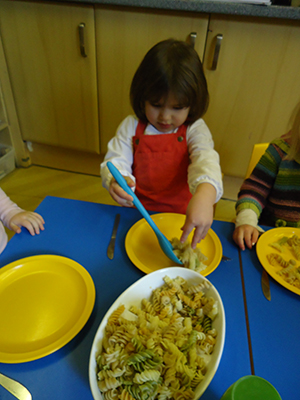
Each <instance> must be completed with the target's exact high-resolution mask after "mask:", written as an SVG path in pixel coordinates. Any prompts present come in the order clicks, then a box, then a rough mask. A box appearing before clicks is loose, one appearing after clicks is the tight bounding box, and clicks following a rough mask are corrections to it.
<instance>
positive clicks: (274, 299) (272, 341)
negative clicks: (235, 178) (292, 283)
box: [241, 228, 300, 400]
mask: <svg viewBox="0 0 300 400" xmlns="http://www.w3.org/2000/svg"><path fill="white" fill-rule="evenodd" d="M266 229H267V228H266ZM241 261H242V270H243V275H244V281H245V292H246V303H247V309H248V317H249V328H250V338H251V344H252V357H253V366H254V373H255V375H258V376H261V377H262V378H265V379H267V380H268V381H269V382H270V383H272V384H273V385H274V386H275V387H276V389H277V390H278V392H279V394H280V396H281V397H282V399H283V400H299V398H300V379H299V376H298V373H297V372H298V370H299V360H300V341H299V333H300V298H299V296H298V295H297V294H295V293H293V292H291V291H289V290H288V289H286V288H284V287H283V286H281V285H280V284H279V283H277V282H276V281H275V280H274V279H273V278H271V277H269V280H270V289H271V301H268V300H267V299H266V298H265V297H264V295H263V293H262V289H261V274H262V270H263V268H262V266H261V264H260V262H259V260H258V258H257V255H256V252H255V250H252V251H250V250H245V251H244V252H241Z"/></svg>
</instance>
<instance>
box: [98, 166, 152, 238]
mask: <svg viewBox="0 0 300 400" xmlns="http://www.w3.org/2000/svg"><path fill="white" fill-rule="evenodd" d="M106 165H107V168H108V169H109V170H110V172H111V174H112V176H113V177H114V178H115V180H116V181H117V182H118V184H119V185H120V186H121V188H122V189H123V190H125V192H126V193H128V194H129V195H130V196H132V197H133V204H134V205H135V206H136V208H137V209H138V210H139V212H140V213H141V214H142V216H143V217H144V218H145V220H146V221H147V222H148V223H149V225H150V226H151V228H152V229H153V230H154V232H158V228H157V226H156V225H155V223H154V222H153V219H152V218H151V217H150V215H149V214H148V212H147V211H146V209H145V207H144V206H143V205H142V203H141V202H140V200H139V199H138V198H137V196H136V195H135V193H134V192H133V191H132V189H131V188H130V187H129V186H128V184H127V182H126V180H125V179H124V177H123V176H122V175H121V173H120V172H119V170H118V168H116V167H115V166H114V164H113V163H111V162H110V161H108V162H107V164H106Z"/></svg>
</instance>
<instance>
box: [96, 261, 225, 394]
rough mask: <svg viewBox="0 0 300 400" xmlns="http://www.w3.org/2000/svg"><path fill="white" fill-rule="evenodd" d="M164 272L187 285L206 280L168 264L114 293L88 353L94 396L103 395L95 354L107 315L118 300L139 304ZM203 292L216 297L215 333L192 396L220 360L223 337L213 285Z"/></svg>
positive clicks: (202, 388) (206, 382) (221, 312)
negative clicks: (208, 355)
mask: <svg viewBox="0 0 300 400" xmlns="http://www.w3.org/2000/svg"><path fill="white" fill-rule="evenodd" d="M166 275H167V276H169V277H170V278H171V279H174V278H176V277H177V276H180V277H182V278H183V279H185V280H186V281H187V282H188V284H189V285H197V284H199V283H201V282H203V281H208V279H206V278H205V277H204V276H202V275H200V274H199V273H198V272H195V271H192V270H190V269H188V268H183V267H168V268H164V269H160V270H158V271H155V272H152V273H151V274H148V275H146V276H144V277H143V278H141V279H139V280H138V281H137V282H135V283H134V284H133V285H131V286H130V287H129V288H128V289H126V290H125V291H124V292H123V293H122V294H121V295H120V296H119V297H118V299H117V300H116V301H115V302H114V303H113V305H112V306H111V307H110V309H109V310H108V311H107V313H106V314H105V316H104V318H103V320H102V322H101V324H100V325H99V328H98V330H97V332H96V335H95V338H94V341H93V345H92V349H91V353H90V361H89V380H90V387H91V391H92V395H93V398H94V400H104V397H103V396H102V394H101V392H100V390H99V388H98V384H97V363H96V357H97V355H98V354H99V353H100V352H101V350H102V339H103V337H104V335H105V326H106V324H107V320H108V318H109V316H110V315H111V313H112V312H113V311H114V310H116V309H117V308H118V307H119V306H120V305H121V304H124V305H125V307H126V309H129V307H130V306H132V305H135V306H137V307H139V308H140V306H141V300H142V299H144V298H147V299H149V298H150V296H151V294H152V290H154V289H156V288H158V287H160V286H162V285H163V284H164V283H165V282H164V280H163V278H164V277H165V276H166ZM206 296H211V297H213V298H214V299H215V300H217V301H218V315H217V316H216V318H215V319H214V321H213V328H215V329H216V330H217V332H218V336H217V342H216V344H215V347H214V351H213V353H212V355H211V359H210V362H209V364H208V365H207V372H206V374H205V377H204V379H203V380H202V381H201V383H199V385H198V386H197V388H196V389H195V391H194V392H195V399H198V398H199V397H200V396H201V395H202V394H203V393H204V391H205V390H206V388H207V387H208V385H209V384H210V382H211V380H212V378H213V377H214V375H215V373H216V371H217V369H218V366H219V363H220V359H221V356H222V353H223V347H224V341H225V312H224V306H223V302H222V299H221V297H220V295H219V293H218V291H217V289H216V288H215V287H214V286H213V285H211V287H210V288H209V289H207V290H206Z"/></svg>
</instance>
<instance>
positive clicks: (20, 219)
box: [9, 211, 45, 236]
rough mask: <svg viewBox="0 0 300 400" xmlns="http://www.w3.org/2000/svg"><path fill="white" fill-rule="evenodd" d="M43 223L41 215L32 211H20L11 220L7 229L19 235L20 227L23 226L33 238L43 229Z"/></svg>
mask: <svg viewBox="0 0 300 400" xmlns="http://www.w3.org/2000/svg"><path fill="white" fill-rule="evenodd" d="M44 223H45V221H44V219H43V217H42V216H41V215H39V214H37V213H35V212H32V211H21V212H19V213H18V214H16V215H14V216H13V217H12V218H11V220H10V221H9V228H10V229H11V230H13V231H14V232H16V233H20V232H21V226H24V227H25V228H27V229H28V231H29V232H30V234H31V235H32V236H34V235H35V234H36V233H37V234H39V233H40V231H43V230H44V229H45V228H44Z"/></svg>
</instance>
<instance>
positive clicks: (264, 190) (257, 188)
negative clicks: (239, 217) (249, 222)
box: [236, 143, 285, 218]
mask: <svg viewBox="0 0 300 400" xmlns="http://www.w3.org/2000/svg"><path fill="white" fill-rule="evenodd" d="M284 155H285V154H284V152H283V151H282V150H281V149H280V148H279V147H278V146H276V145H275V144H273V143H271V144H270V145H269V147H268V148H267V150H266V152H265V153H264V154H263V156H262V157H261V159H260V160H259V162H258V164H257V165H256V166H255V168H254V169H253V171H252V174H251V175H250V177H249V178H248V179H246V180H245V181H244V182H243V184H242V186H241V189H240V192H239V194H238V201H237V203H236V213H237V214H238V213H239V212H240V211H241V210H244V209H251V210H253V211H254V212H255V213H256V215H257V217H258V218H259V217H260V214H261V212H262V210H263V209H264V207H265V206H266V202H267V199H268V196H269V194H270V191H271V190H272V188H273V185H274V182H275V179H276V176H277V172H278V165H279V164H280V162H281V159H282V157H283V156H284Z"/></svg>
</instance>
